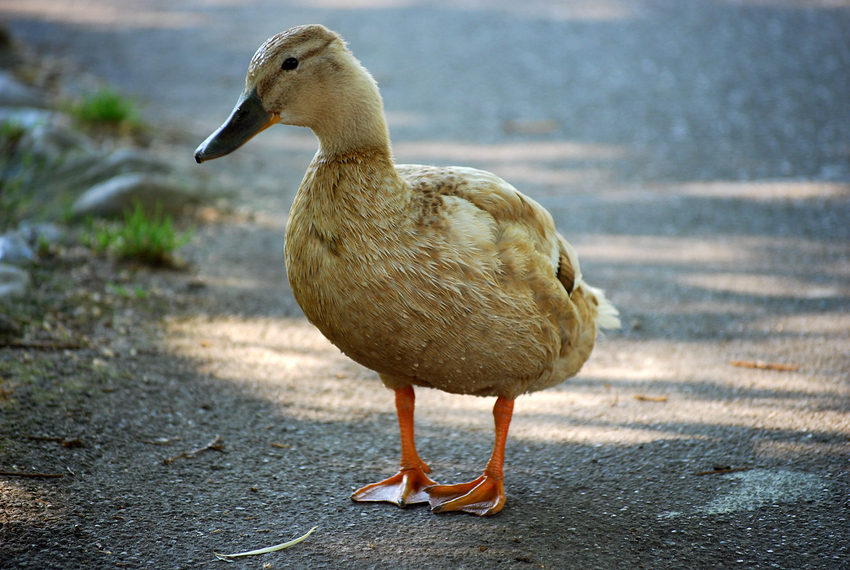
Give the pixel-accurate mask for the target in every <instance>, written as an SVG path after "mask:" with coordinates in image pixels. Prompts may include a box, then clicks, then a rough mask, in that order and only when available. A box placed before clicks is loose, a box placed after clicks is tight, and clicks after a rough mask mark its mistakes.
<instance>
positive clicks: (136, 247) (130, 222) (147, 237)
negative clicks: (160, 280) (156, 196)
mask: <svg viewBox="0 0 850 570" xmlns="http://www.w3.org/2000/svg"><path fill="white" fill-rule="evenodd" d="M92 230H93V232H92V233H90V234H88V236H87V237H86V238H85V241H86V242H88V244H89V246H90V247H91V248H92V249H94V250H96V251H106V252H111V253H114V254H115V255H117V256H118V257H120V258H122V259H130V260H135V261H140V262H142V263H146V264H148V265H165V266H169V265H174V264H175V259H174V252H175V251H177V250H178V249H180V248H181V247H183V246H184V245H186V244H187V243H188V242H189V240H191V239H192V236H193V234H194V228H189V229H188V230H186V231H185V232H182V233H181V232H178V231H177V230H175V229H174V224H173V221H172V218H171V216H170V215H168V214H163V213H162V204H160V203H157V206H156V209H155V211H154V212H153V213H152V214H148V213H147V212H145V209H144V207H143V206H142V204H141V202H139V201H136V202H135V205H134V207H133V210H132V211H130V210H128V211H126V212H124V220H123V222H117V223H107V222H102V223H100V224H98V223H95V222H92Z"/></svg>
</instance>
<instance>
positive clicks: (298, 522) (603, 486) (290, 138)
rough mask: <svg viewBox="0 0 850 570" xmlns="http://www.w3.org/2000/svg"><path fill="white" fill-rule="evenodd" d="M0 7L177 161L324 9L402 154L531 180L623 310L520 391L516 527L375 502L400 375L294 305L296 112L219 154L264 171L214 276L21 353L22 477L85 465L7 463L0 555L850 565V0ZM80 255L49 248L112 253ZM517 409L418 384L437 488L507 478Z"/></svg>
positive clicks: (243, 191)
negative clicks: (288, 248) (140, 115)
mask: <svg viewBox="0 0 850 570" xmlns="http://www.w3.org/2000/svg"><path fill="white" fill-rule="evenodd" d="M0 18H2V19H4V20H6V21H7V22H8V25H9V27H10V29H11V31H12V33H13V35H14V36H16V37H19V38H21V39H23V40H25V41H27V42H28V43H30V44H31V45H33V46H35V47H36V48H37V49H38V50H39V51H40V52H41V53H42V54H44V55H50V56H54V57H55V58H56V60H55V61H56V62H58V63H59V64H60V67H62V66H67V69H66V70H65V71H67V72H68V74H69V75H73V74H75V73H77V72H85V73H91V74H94V75H96V76H99V77H102V78H104V79H106V80H107V81H109V82H110V83H111V84H113V85H115V86H116V87H118V88H119V89H122V90H124V91H127V92H130V93H133V94H135V95H136V96H137V97H138V99H139V100H140V101H141V102H142V104H143V105H144V109H145V116H146V119H147V120H148V122H150V123H151V124H152V125H155V126H156V128H157V140H156V141H155V143H154V150H156V151H157V152H160V153H161V154H162V155H163V156H167V157H170V158H171V159H172V160H174V161H175V162H185V164H186V165H188V164H189V162H190V161H191V155H192V151H193V150H194V148H195V146H196V145H197V144H198V143H199V142H200V141H201V140H203V138H205V137H206V135H207V134H209V132H211V130H212V129H214V128H215V127H216V126H218V124H219V123H220V122H221V121H222V120H223V119H224V118H225V117H226V115H227V113H229V111H230V108H231V106H232V104H233V103H234V102H235V100H236V98H237V96H238V94H239V92H240V90H241V85H242V82H243V80H244V73H245V70H246V67H247V63H248V61H249V60H250V57H251V55H252V54H253V52H254V51H255V49H256V48H257V46H259V44H260V43H261V42H262V41H263V40H265V39H266V38H267V37H268V36H270V35H272V34H274V33H277V32H279V31H281V30H283V29H286V28H289V27H291V26H293V25H297V24H302V23H309V22H319V23H323V24H326V25H327V26H329V27H331V28H333V29H335V30H337V31H338V32H340V33H341V34H342V35H343V36H344V37H345V38H346V39H347V40H348V42H349V45H350V47H351V48H352V50H353V51H354V53H355V55H357V56H358V57H359V58H360V59H361V61H362V62H363V63H364V64H365V65H366V67H367V68H369V69H370V70H371V71H372V72H373V74H374V75H375V77H376V78H377V79H378V81H379V84H380V85H381V88H382V93H383V95H384V98H385V104H386V108H387V112H388V117H389V123H390V129H391V134H392V136H393V140H394V143H395V144H394V150H395V153H396V156H397V159H398V160H399V161H400V162H425V163H434V164H463V165H470V166H477V167H482V168H486V169H489V170H492V171H494V172H496V173H497V174H500V175H502V176H503V177H505V178H507V179H508V180H509V181H511V182H512V183H513V184H514V185H515V186H517V187H518V188H519V189H521V190H522V191H524V192H526V193H527V194H529V195H531V196H533V197H534V198H536V199H537V200H539V201H540V202H541V203H542V204H543V205H544V206H546V207H547V208H549V209H550V211H551V212H552V214H553V216H554V217H555V220H556V223H557V224H558V226H559V228H560V229H561V231H562V233H564V234H565V235H566V236H567V238H568V239H569V240H570V241H571V242H572V243H573V244H574V245H575V246H576V247H577V249H578V251H579V254H580V255H581V257H582V266H583V270H584V273H585V276H586V278H587V279H588V281H589V282H591V283H592V284H594V285H597V286H601V287H603V288H604V289H606V290H607V291H608V294H609V296H610V298H611V299H612V300H613V301H614V303H615V304H617V306H618V307H619V308H620V310H621V313H622V316H623V322H624V324H625V327H624V329H623V330H622V331H616V332H612V333H609V334H608V335H607V337H606V338H605V339H603V340H602V341H601V342H600V343H599V345H598V347H597V349H596V350H595V353H594V355H593V357H592V358H591V360H590V362H589V363H588V364H587V365H586V366H585V368H584V369H583V371H582V372H581V374H580V375H579V376H578V377H576V378H574V379H572V380H570V381H568V382H566V383H565V384H563V385H561V386H560V387H558V388H555V389H552V390H549V391H547V392H545V393H539V394H535V395H532V396H526V397H522V398H521V399H520V400H519V401H518V402H517V408H516V413H515V420H514V423H513V425H512V428H511V436H510V438H509V440H508V447H507V463H506V487H507V492H508V504H507V506H506V508H505V510H504V511H503V512H502V513H500V514H499V515H497V516H495V517H491V518H486V519H478V518H475V517H472V516H467V515H439V516H438V515H432V514H430V513H429V512H428V510H427V509H425V508H421V507H417V508H408V509H405V510H401V509H397V508H395V507H393V506H391V505H380V504H355V503H352V502H350V500H349V499H348V495H349V493H350V492H351V491H352V490H353V489H355V488H357V487H359V486H361V485H363V484H365V483H368V482H371V481H373V480H376V479H378V478H381V477H383V476H387V475H388V474H390V473H392V472H394V470H395V466H396V462H397V454H398V441H397V433H396V432H397V426H396V419H395V414H394V410H393V404H392V397H391V393H389V392H387V391H386V390H384V389H383V388H381V387H380V385H379V383H378V381H377V378H376V377H375V375H374V374H373V373H372V372H370V371H368V370H365V369H363V368H361V367H359V366H357V365H355V364H353V363H352V362H350V361H348V360H347V359H346V358H345V357H343V356H342V355H341V354H340V353H339V351H337V350H336V349H335V348H334V347H333V346H331V345H329V344H328V343H327V342H326V341H325V340H324V339H323V338H322V337H321V336H320V335H319V334H318V333H317V332H316V331H315V329H313V328H312V327H311V326H310V325H309V324H308V323H306V321H304V319H303V318H302V317H301V313H300V311H299V310H298V308H297V306H296V304H295V303H294V300H293V299H292V296H291V293H290V292H289V289H288V287H287V285H286V278H285V267H284V264H283V247H282V246H283V229H284V227H285V223H286V213H287V211H288V207H289V204H290V203H291V200H292V197H293V195H294V192H295V190H296V188H297V184H298V182H299V180H300V178H301V175H302V174H303V172H304V169H305V168H306V165H307V164H308V162H309V159H310V156H311V155H312V153H313V152H314V151H315V148H316V143H315V140H314V139H313V137H312V135H311V134H310V133H309V132H307V131H303V130H299V129H295V128H291V127H276V128H275V129H271V130H269V131H267V132H265V133H263V134H262V135H261V136H260V137H258V138H257V139H256V140H255V141H253V142H252V143H251V144H250V145H249V146H248V147H246V148H244V149H242V150H240V151H239V152H238V153H236V154H234V155H232V156H230V157H227V158H225V159H222V160H218V161H215V162H213V163H210V164H204V165H203V166H202V167H197V168H198V172H199V173H203V175H205V176H209V177H211V178H215V179H216V181H217V183H219V184H224V185H228V186H230V187H233V188H237V189H238V194H237V198H236V200H237V202H238V204H239V208H238V209H237V212H238V215H235V216H228V217H225V218H222V219H220V220H218V221H216V222H211V223H208V224H206V225H204V226H202V227H200V228H199V230H198V233H197V236H196V238H195V240H194V242H193V243H192V244H191V246H189V247H188V248H187V255H188V257H189V258H190V259H191V260H192V267H193V269H192V273H191V274H186V273H175V272H170V273H169V272H159V273H156V272H155V273H137V272H133V273H132V276H131V277H130V278H131V279H138V280H142V281H144V282H145V283H146V286H148V287H150V288H152V290H156V291H157V292H158V294H157V296H156V300H155V301H151V302H150V303H149V304H141V305H139V306H137V307H136V309H135V310H132V309H128V308H127V307H124V306H123V305H121V306H119V307H117V308H114V309H113V310H112V312H111V313H110V314H111V315H112V317H111V318H112V321H111V322H110V323H111V324H110V325H109V326H105V325H103V323H100V324H98V320H97V319H96V318H94V320H93V321H91V322H90V323H89V325H88V326H90V327H93V328H92V333H91V334H92V335H98V334H100V335H101V337H102V338H104V339H107V340H108V341H109V343H110V344H108V346H104V347H101V351H100V353H99V354H95V353H93V352H92V351H80V352H79V353H78V354H76V353H75V354H66V353H57V354H52V353H51V354H45V353H43V352H38V351H21V350H17V351H15V350H11V349H2V351H0V358H2V359H5V360H4V361H5V362H6V367H7V369H8V370H13V371H17V372H14V373H10V374H11V379H12V380H13V381H17V382H18V383H19V384H18V385H19V387H18V388H15V389H14V390H13V392H9V394H13V396H14V399H10V398H7V401H6V404H4V407H3V408H0V409H2V413H3V414H4V418H3V421H2V433H0V436H2V438H3V439H2V443H3V447H2V448H0V468H2V469H0V470H12V468H13V467H14V468H15V469H21V470H32V471H40V472H45V473H49V472H53V473H56V472H63V473H65V474H66V475H67V476H65V477H63V478H61V479H31V480H30V479H26V480H21V479H16V478H2V477H0V501H2V502H0V507H1V508H2V511H0V522H2V527H0V567H2V568H40V569H42V568H76V567H91V568H114V567H128V568H199V567H223V566H225V563H224V562H220V561H218V560H217V559H216V558H215V557H214V556H213V555H212V552H213V551H219V552H220V551H238V550H245V549H250V548H258V547H263V546H268V545H271V544H276V543H278V542H282V541H285V540H289V539H290V538H294V537H296V536H299V535H301V534H303V533H305V532H306V531H307V530H309V529H310V528H311V527H313V526H318V529H317V530H316V531H315V533H314V534H313V535H312V536H311V537H310V538H309V539H307V540H306V541H305V542H303V543H302V544H299V545H298V546H296V547H294V548H293V549H291V550H288V551H284V552H280V553H275V554H266V555H263V556H262V557H259V558H251V559H242V560H241V561H239V562H235V563H233V564H232V565H231V566H230V567H244V568H260V567H263V568H436V569H444V568H445V569H448V568H452V569H455V568H488V569H489V568H526V567H528V568H536V567H540V568H714V567H718V568H720V567H723V568H725V567H736V568H789V569H801V568H824V569H827V568H828V569H834V568H850V530H848V528H850V525H848V519H850V504H848V496H850V464H848V457H849V456H850V416H848V411H850V373H848V370H850V348H848V347H850V103H848V101H850V99H848V93H850V2H845V1H842V0H805V1H793V2H792V1H791V0H725V1H721V0H714V1H709V0H703V1H693V2H674V1H673V0H668V1H664V0H645V1H635V2H629V1H626V0H599V1H595V2H592V1H581V0H574V1H562V2H557V1H555V0H529V1H527V2H523V3H514V2H507V1H504V2H503V1H496V2H488V3H483V2H472V1H463V0H461V1H455V2H439V1H437V2H432V3H425V2H416V1H404V2H401V1H399V2H387V1H381V2H377V1H368V0H358V1H356V2H340V1H335V0H313V1H311V2H309V3H308V2H271V1H265V2H264V1H248V2H239V3H237V2H223V1H221V2H208V1H201V0H190V1H187V2H182V3H180V4H179V5H175V3H173V2H166V1H164V0H155V1H151V0H148V1H142V0H135V1H133V0H113V1H111V2H110V1H107V0H91V1H87V2H73V3H72V2H69V3H59V2H29V1H18V2H15V1H13V2H3V3H0ZM69 70H70V71H69ZM68 85H69V88H72V89H73V86H74V83H73V81H69V83H68ZM75 259H76V258H74V257H73V256H70V257H67V258H66V259H64V260H60V261H57V262H56V268H57V269H56V270H57V271H61V270H63V268H64V269H65V270H67V271H69V272H72V273H73V272H74V271H76V272H77V273H80V272H82V273H84V274H85V275H88V278H90V279H92V280H96V277H97V273H98V271H100V270H101V269H102V270H103V271H106V269H103V268H100V269H99V266H97V265H91V262H90V261H87V260H85V259H82V258H81V259H79V260H77V261H75ZM63 264H64V265H63ZM83 267H89V268H90V269H88V270H86V271H87V272H88V273H86V271H82V269H81V268H83ZM112 270H115V271H120V268H117V269H115V268H113V269H110V271H112ZM78 277H79V275H78ZM105 279H106V278H105V277H102V276H101V277H100V281H99V282H100V283H101V284H102V283H103V282H105ZM199 283H203V284H205V286H203V287H199V286H198V284H199ZM116 316H118V317H120V318H124V319H126V323H124V324H121V323H120V322H118V321H115V318H116ZM95 317H96V315H95ZM119 321H120V319H119ZM122 327H123V328H122ZM106 329H108V331H106ZM98 331H100V332H98ZM109 331H111V332H109ZM115 331H119V332H117V333H116V332H115ZM121 331H124V332H121ZM101 337H98V338H101ZM104 342H105V341H104ZM122 342H123V343H124V344H123V345H122V344H121V343H122ZM103 348H107V349H109V352H104V351H103V350H102V349H103ZM94 360H98V362H94ZM732 361H747V362H756V361H762V362H766V363H779V364H786V365H799V368H798V369H796V370H793V371H780V370H769V369H759V368H745V367H738V366H733V365H732V364H731V363H732ZM93 369H94V370H99V372H97V374H94V373H92V372H91V370H93ZM22 370H23V371H29V372H28V373H29V374H31V375H35V376H37V378H36V379H35V380H33V381H32V382H31V383H30V384H28V386H30V388H26V389H24V387H20V386H23V384H21V381H19V380H15V378H16V377H15V374H19V375H22V374H24V372H21V371H22ZM34 387H39V390H40V391H39V390H36V389H35V388H34ZM18 390H20V392H18ZM4 394H5V392H4ZM6 396H8V394H6ZM6 396H4V397H6ZM9 402H13V403H9ZM491 406H492V401H490V400H487V399H476V398H472V397H458V396H449V395H445V394H442V393H437V392H428V391H424V390H421V391H420V392H419V393H418V401H417V430H418V436H419V437H418V443H419V448H420V454H421V455H422V457H423V459H425V460H426V461H428V462H429V463H430V464H431V466H432V467H433V468H434V475H435V478H436V479H437V480H439V481H440V482H453V481H455V480H466V479H469V478H471V477H472V476H474V475H476V474H477V473H478V472H479V471H480V469H481V468H482V466H483V464H484V463H485V462H486V459H487V456H488V454H489V449H490V445H491V443H492V419H491V416H490V407H491ZM27 435H51V436H58V437H61V438H72V437H79V438H80V440H81V441H82V442H83V443H84V446H83V447H75V446H68V447H65V446H62V445H60V444H58V443H57V442H51V441H39V440H31V439H26V436H27ZM217 435H218V436H221V442H222V443H223V445H224V449H223V450H207V451H203V452H200V453H197V454H195V455H191V456H188V457H178V456H179V454H180V453H182V452H188V451H191V450H193V449H196V448H199V447H201V448H202V447H203V446H205V445H206V444H208V443H210V442H211V441H212V440H213V439H214V438H215V437H216V436H217ZM157 444H162V445H157ZM166 444H168V445H166ZM175 457H176V459H174V461H172V462H169V463H164V462H163V460H164V459H168V458H175Z"/></svg>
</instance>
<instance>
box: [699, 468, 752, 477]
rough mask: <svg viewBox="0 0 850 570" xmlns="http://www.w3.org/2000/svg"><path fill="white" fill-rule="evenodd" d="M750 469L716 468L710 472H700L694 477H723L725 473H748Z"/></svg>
mask: <svg viewBox="0 0 850 570" xmlns="http://www.w3.org/2000/svg"><path fill="white" fill-rule="evenodd" d="M747 469H749V467H715V468H714V469H711V470H709V471H698V472H696V473H694V475H722V474H724V473H735V472H736V471H746V470H747Z"/></svg>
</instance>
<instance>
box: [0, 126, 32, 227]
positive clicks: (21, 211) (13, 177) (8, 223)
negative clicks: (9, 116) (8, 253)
mask: <svg viewBox="0 0 850 570" xmlns="http://www.w3.org/2000/svg"><path fill="white" fill-rule="evenodd" d="M24 134H26V129H24V128H23V127H22V126H21V125H19V124H18V123H16V122H14V121H3V122H0V233H2V232H3V231H4V230H5V229H7V228H9V227H12V226H14V225H15V224H17V222H18V221H19V220H20V219H22V218H23V217H25V216H26V214H27V213H28V211H29V208H30V205H31V201H32V199H31V194H32V192H30V183H31V181H32V178H33V177H34V176H35V174H36V173H37V172H38V171H39V170H40V168H41V167H42V166H43V165H40V164H38V161H36V160H35V159H34V158H33V156H32V155H31V154H30V153H25V154H21V153H19V152H18V143H19V142H20V140H21V138H22V137H23V136H24Z"/></svg>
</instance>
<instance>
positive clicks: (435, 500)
mask: <svg viewBox="0 0 850 570" xmlns="http://www.w3.org/2000/svg"><path fill="white" fill-rule="evenodd" d="M425 491H426V493H427V495H428V496H429V503H430V504H431V510H432V511H433V512H435V513H444V512H448V511H462V512H464V513H471V514H473V515H478V516H480V517H482V516H485V515H495V514H496V513H498V512H499V511H501V510H502V507H504V506H505V486H504V484H503V481H502V478H501V477H496V476H493V475H488V474H487V473H484V475H481V476H480V477H478V478H477V479H475V480H474V481H470V482H469V483H460V484H458V485H435V486H434V487H429V488H427V489H425Z"/></svg>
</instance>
